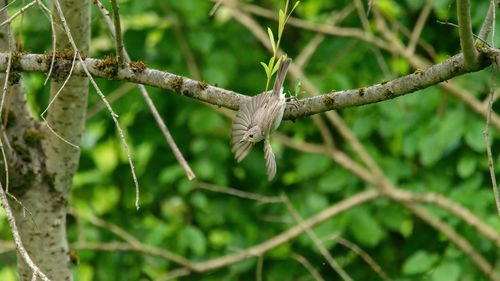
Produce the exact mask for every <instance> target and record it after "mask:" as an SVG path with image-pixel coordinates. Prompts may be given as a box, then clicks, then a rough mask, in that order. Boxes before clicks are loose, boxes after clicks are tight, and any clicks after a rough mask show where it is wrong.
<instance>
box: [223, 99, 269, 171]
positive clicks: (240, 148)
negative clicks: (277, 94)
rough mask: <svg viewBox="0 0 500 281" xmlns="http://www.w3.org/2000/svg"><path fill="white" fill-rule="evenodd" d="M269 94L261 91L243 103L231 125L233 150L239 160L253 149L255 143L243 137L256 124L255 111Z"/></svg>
mask: <svg viewBox="0 0 500 281" xmlns="http://www.w3.org/2000/svg"><path fill="white" fill-rule="evenodd" d="M268 96H269V92H266V93H261V94H259V95H256V96H254V97H252V99H251V100H250V101H249V102H247V103H245V104H243V105H242V106H241V107H240V109H239V110H238V112H237V113H236V117H234V119H233V125H232V126H231V146H232V149H231V151H232V152H233V153H235V158H236V160H237V161H238V162H240V161H242V160H243V159H244V158H245V157H246V156H247V155H248V153H249V152H250V150H252V147H253V145H254V143H252V142H242V143H240V140H241V138H243V135H244V134H245V132H246V131H248V129H250V128H251V127H252V126H254V125H255V122H254V121H255V120H254V117H255V112H257V110H258V109H259V108H261V107H262V106H263V103H264V102H265V100H266V98H267V97H268Z"/></svg>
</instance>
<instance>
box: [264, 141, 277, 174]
mask: <svg viewBox="0 0 500 281" xmlns="http://www.w3.org/2000/svg"><path fill="white" fill-rule="evenodd" d="M264 157H265V158H266V166H267V180H268V181H271V180H272V179H273V178H274V176H275V175H276V160H275V159H274V153H273V149H272V148H271V142H270V141H269V135H268V136H267V137H266V139H265V140H264Z"/></svg>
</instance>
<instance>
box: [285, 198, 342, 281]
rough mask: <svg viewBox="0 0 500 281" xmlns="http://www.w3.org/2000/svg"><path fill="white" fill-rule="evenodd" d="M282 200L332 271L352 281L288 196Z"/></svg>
mask: <svg viewBox="0 0 500 281" xmlns="http://www.w3.org/2000/svg"><path fill="white" fill-rule="evenodd" d="M281 199H282V200H283V203H285V205H286V207H287V209H288V212H290V214H291V215H292V217H293V219H294V220H295V221H296V222H297V223H298V226H300V227H302V228H303V229H304V231H305V232H306V233H307V235H308V236H309V238H311V240H312V241H313V243H314V245H316V247H317V248H318V250H319V251H320V253H321V255H323V257H325V259H326V260H327V262H328V264H330V266H331V267H332V269H333V270H335V272H337V273H338V274H339V275H340V277H342V279H343V280H347V281H352V278H351V277H350V276H349V274H347V272H345V270H344V269H342V267H341V266H340V265H339V264H338V263H337V261H335V260H334V259H333V257H332V255H331V254H330V252H328V250H327V249H326V248H325V246H323V244H322V243H321V241H320V240H319V238H318V236H316V233H314V231H313V230H312V229H311V228H310V227H307V226H305V225H304V221H303V219H302V217H301V216H300V215H299V213H298V212H297V211H296V210H295V208H294V207H293V205H292V203H291V202H290V199H288V196H287V195H286V194H285V193H282V194H281Z"/></svg>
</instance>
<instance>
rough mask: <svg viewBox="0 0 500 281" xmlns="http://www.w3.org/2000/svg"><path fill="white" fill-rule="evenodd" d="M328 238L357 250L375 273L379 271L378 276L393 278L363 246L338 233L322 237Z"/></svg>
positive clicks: (384, 278)
mask: <svg viewBox="0 0 500 281" xmlns="http://www.w3.org/2000/svg"><path fill="white" fill-rule="evenodd" d="M328 240H335V241H336V242H338V243H339V244H340V245H342V246H344V247H347V248H349V249H351V250H352V251H353V252H355V253H356V254H358V255H359V256H360V257H361V258H362V259H363V260H364V261H365V262H366V263H367V264H368V265H369V266H370V267H371V268H372V269H373V271H375V273H377V274H378V276H380V278H381V279H382V280H385V281H390V280H391V278H389V276H388V275H387V273H385V271H384V270H383V269H382V267H381V266H380V265H379V264H378V263H377V262H376V261H375V260H374V259H373V258H372V257H370V255H369V254H368V253H367V252H365V251H364V250H363V249H361V247H359V246H358V245H356V244H355V243H353V242H351V241H349V240H347V239H344V238H342V237H340V236H338V235H337V234H333V235H330V236H329V237H326V238H324V239H321V241H322V242H324V241H328Z"/></svg>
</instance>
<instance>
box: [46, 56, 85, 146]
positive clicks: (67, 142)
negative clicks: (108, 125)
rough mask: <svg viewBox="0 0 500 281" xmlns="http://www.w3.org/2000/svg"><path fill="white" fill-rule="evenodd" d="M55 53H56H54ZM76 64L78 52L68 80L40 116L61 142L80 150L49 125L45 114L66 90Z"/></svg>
mask: <svg viewBox="0 0 500 281" xmlns="http://www.w3.org/2000/svg"><path fill="white" fill-rule="evenodd" d="M54 52H55V51H54ZM75 62H76V52H75V54H74V56H73V60H72V63H71V68H70V70H69V73H68V77H66V79H65V80H64V82H63V84H62V85H61V88H59V90H58V91H57V92H56V94H55V95H54V97H53V98H52V100H50V102H49V104H48V105H47V107H46V108H45V110H44V111H43V112H42V113H41V114H40V117H41V118H42V120H43V121H45V125H46V126H47V128H48V129H49V130H50V131H51V132H52V133H53V134H54V135H55V136H56V137H57V138H59V139H60V140H62V141H63V142H65V143H66V144H68V145H70V146H72V147H74V148H76V149H80V147H79V146H78V145H76V144H74V143H72V142H70V141H69V140H67V139H65V138H63V137H62V136H61V135H60V134H59V133H57V132H56V131H55V130H54V129H53V128H52V127H51V126H50V124H49V122H48V121H47V120H46V119H45V116H44V115H45V113H47V111H48V110H49V108H50V106H51V105H52V104H53V103H54V101H55V100H56V99H57V97H58V96H59V94H60V93H61V92H62V90H63V89H64V87H65V86H66V84H67V83H68V81H69V79H70V78H71V75H72V74H73V70H74V69H75Z"/></svg>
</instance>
